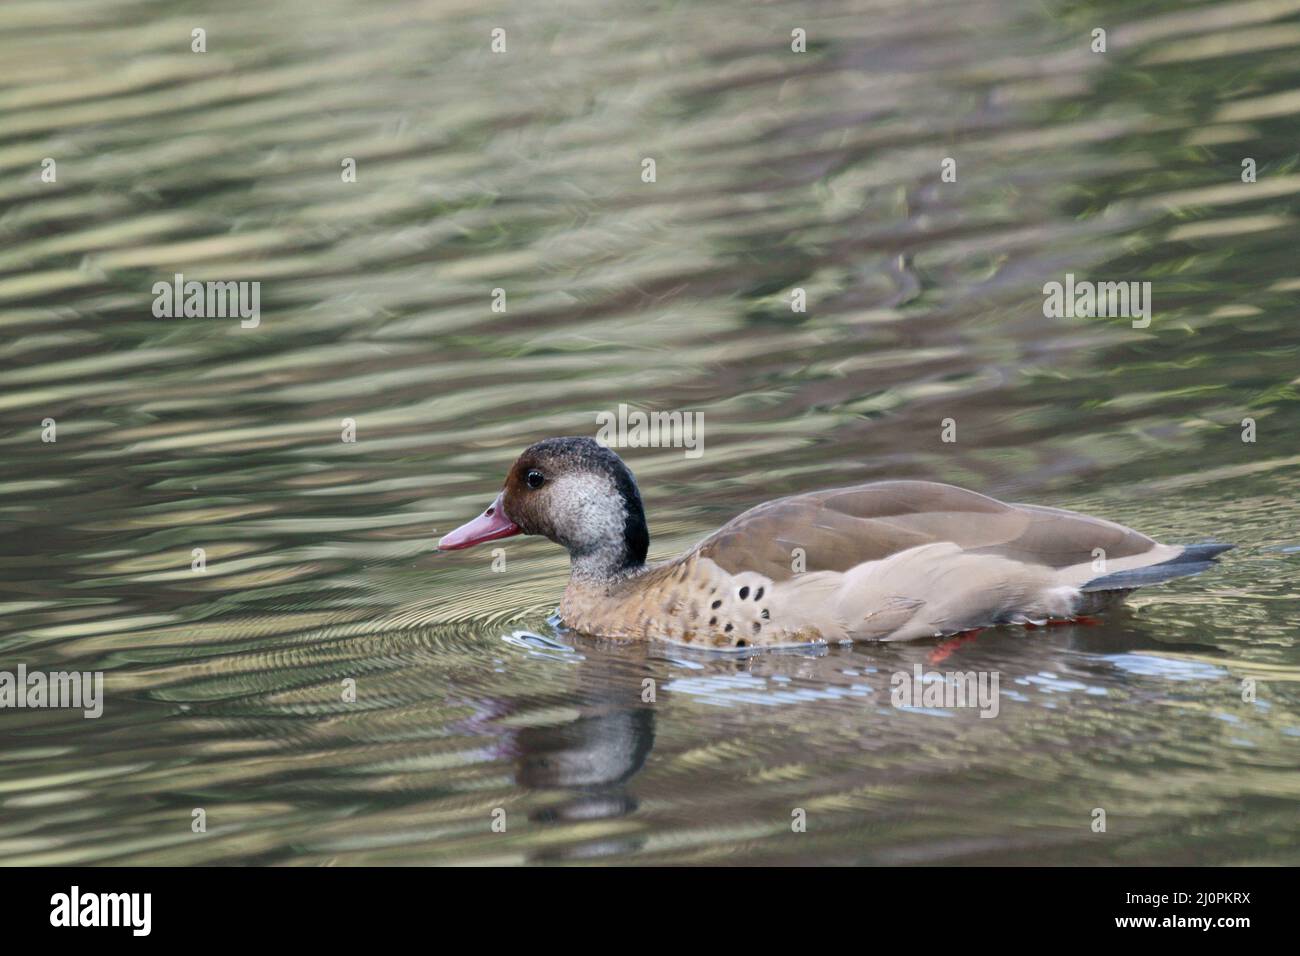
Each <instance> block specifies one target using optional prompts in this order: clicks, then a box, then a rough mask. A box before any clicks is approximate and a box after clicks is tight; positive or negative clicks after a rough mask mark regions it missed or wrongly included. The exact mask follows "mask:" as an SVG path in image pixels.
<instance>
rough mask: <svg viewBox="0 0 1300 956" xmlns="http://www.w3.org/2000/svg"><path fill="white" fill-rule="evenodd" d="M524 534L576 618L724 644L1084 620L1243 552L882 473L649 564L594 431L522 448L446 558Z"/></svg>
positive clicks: (573, 623) (604, 628)
mask: <svg viewBox="0 0 1300 956" xmlns="http://www.w3.org/2000/svg"><path fill="white" fill-rule="evenodd" d="M518 534H525V535H541V536H542V537H545V538H548V539H549V540H551V541H553V542H555V543H556V544H558V545H560V546H561V547H563V548H565V549H567V550H568V552H569V560H570V573H569V582H568V586H567V587H566V588H565V590H564V594H563V597H562V598H561V601H560V605H559V619H560V623H562V624H563V626H564V627H565V628H567V629H569V630H572V631H576V632H578V633H581V634H586V635H592V636H596V637H601V638H610V639H614V640H619V641H656V640H657V641H666V642H670V643H674V644H683V645H692V646H698V647H701V648H710V649H724V650H731V649H738V648H758V647H785V646H799V645H808V644H828V643H847V642H855V641H913V640H919V639H923V638H942V637H947V636H951V635H955V634H965V633H967V632H972V631H975V630H978V629H980V628H984V627H989V626H996V625H1008V624H1040V623H1047V622H1052V621H1072V620H1077V619H1079V618H1081V617H1084V616H1088V615H1093V614H1096V613H1098V612H1099V611H1102V610H1104V609H1106V608H1108V607H1110V606H1111V605H1113V604H1115V603H1117V602H1119V601H1122V599H1123V598H1124V597H1125V596H1126V595H1128V594H1129V593H1130V592H1131V591H1133V590H1134V589H1135V588H1138V587H1142V586H1145V585H1149V584H1158V583H1161V582H1164V581H1169V580H1172V579H1174V578H1180V577H1184V576H1186V575H1191V574H1198V573H1200V572H1202V571H1205V570H1207V569H1208V568H1210V567H1211V566H1213V565H1214V564H1215V563H1216V558H1217V557H1218V555H1219V554H1221V553H1222V552H1224V551H1227V550H1228V549H1230V548H1231V547H1232V545H1230V544H1218V543H1203V544H1190V545H1176V544H1162V543H1160V542H1158V541H1155V540H1154V539H1152V538H1150V537H1147V536H1146V535H1144V534H1141V533H1140V532H1137V531H1134V530H1133V529H1132V528H1127V527H1125V526H1123V525H1120V524H1116V523H1115V522H1112V521H1107V520H1105V519H1102V518H1094V517H1092V516H1090V515H1085V514H1081V513H1078V512H1074V511H1066V510H1063V509H1060V508H1052V507H1046V506H1043V505H1034V504H1006V503H1004V502H1001V501H998V500H996V499H994V498H990V497H988V496H987V495H983V494H980V493H978V492H975V491H967V490H966V489H964V488H959V487H956V486H954V485H948V484H941V483H938V482H931V481H913V480H884V481H874V482H869V483H866V484H860V485H855V486H852V487H845V488H834V489H830V490H825V491H813V492H808V493H805V494H796V495H792V496H789V497H785V498H778V499H775V500H773V501H768V502H765V503H763V504H760V505H757V506H755V507H753V508H750V509H749V510H748V511H745V512H744V513H742V514H740V515H738V516H737V517H735V518H733V519H732V520H731V521H729V522H727V523H726V524H725V525H723V526H722V527H721V528H720V529H718V530H717V531H715V532H714V533H713V534H711V535H709V536H708V537H706V538H705V539H704V540H703V541H701V542H700V543H699V544H697V545H695V547H693V548H691V549H690V550H688V551H687V552H686V553H684V554H682V555H680V556H678V557H676V558H672V559H670V560H667V561H662V562H658V563H647V562H646V555H647V552H648V550H649V547H650V533H649V529H648V526H647V524H646V518H645V508H644V506H643V504H642V501H641V494H640V491H639V489H638V488H637V483H636V479H635V477H633V475H632V472H631V470H630V469H629V468H628V467H627V465H626V464H624V462H623V460H622V459H621V458H620V457H619V456H618V455H617V454H616V453H615V452H614V451H613V450H611V449H610V448H608V447H606V446H605V445H603V444H601V443H599V442H597V441H596V440H595V439H592V438H586V437H564V438H548V439H545V440H543V441H539V442H537V443H536V444H533V445H530V446H529V447H528V448H526V449H525V450H524V451H523V453H522V454H520V455H519V457H518V458H517V459H516V460H515V462H514V464H513V465H512V466H511V468H510V470H509V472H508V473H507V475H506V480H505V485H504V487H503V488H502V490H501V492H500V493H499V494H498V495H497V496H496V498H495V499H494V500H493V501H492V503H491V504H490V505H489V506H488V507H487V509H486V510H485V511H484V512H483V513H482V514H480V515H479V516H478V517H476V518H474V519H472V520H471V521H469V522H467V523H465V524H463V525H461V526H460V527H458V528H456V529H455V530H454V531H452V532H450V533H449V534H447V535H444V536H443V537H442V538H441V539H440V540H439V542H438V551H439V552H444V551H457V550H460V549H463V548H470V547H473V546H475V545H479V544H483V543H486V542H489V541H497V540H500V539H503V538H508V537H511V536H513V535H518Z"/></svg>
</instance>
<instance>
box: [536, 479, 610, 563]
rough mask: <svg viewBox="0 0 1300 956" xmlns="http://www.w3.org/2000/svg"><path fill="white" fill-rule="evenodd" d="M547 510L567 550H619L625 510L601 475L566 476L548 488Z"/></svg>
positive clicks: (608, 482) (607, 480) (608, 481)
mask: <svg viewBox="0 0 1300 956" xmlns="http://www.w3.org/2000/svg"><path fill="white" fill-rule="evenodd" d="M547 504H548V511H549V512H550V518H551V522H552V526H553V527H554V528H555V531H556V534H557V536H558V537H560V538H561V539H562V540H563V541H564V542H565V543H566V544H567V545H568V546H569V547H570V548H573V549H576V550H579V551H590V550H595V549H600V548H603V547H609V546H615V547H621V546H622V543H623V526H624V523H625V522H626V521H627V510H626V508H625V507H624V505H623V499H622V497H621V496H620V495H619V493H618V489H617V488H615V487H614V483H613V482H612V481H610V480H609V479H608V478H606V477H605V476H604V475H592V474H579V475H565V476H564V477H563V478H561V479H559V480H557V481H556V482H555V484H554V485H553V486H552V487H551V494H550V501H549V502H548V503H547Z"/></svg>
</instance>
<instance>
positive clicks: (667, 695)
mask: <svg viewBox="0 0 1300 956" xmlns="http://www.w3.org/2000/svg"><path fill="white" fill-rule="evenodd" d="M624 7H625V9H622V10H620V8H619V5H618V4H614V5H613V6H611V5H610V4H602V5H600V7H599V10H597V9H596V8H595V7H593V6H591V5H588V4H583V3H579V2H573V3H562V4H546V5H542V6H540V7H539V6H537V5H532V4H510V3H502V4H488V5H486V6H484V5H482V4H479V3H474V4H469V3H454V2H438V3H417V2H398V3H384V4H358V3H356V2H348V3H344V2H342V0H323V2H321V0H313V2H312V3H306V2H295V0H276V2H265V0H261V2H258V3H252V2H242V0H241V2H236V3H228V4H222V5H221V6H220V9H219V10H218V11H215V12H210V11H206V10H200V9H199V8H195V9H193V10H191V9H189V8H184V7H182V8H177V7H176V6H175V5H173V4H164V3H153V2H139V3H116V2H106V0H105V2H100V0H88V2H85V3H77V4H71V5H61V6H58V7H51V6H50V5H48V4H44V3H40V4H37V3H26V2H15V3H7V4H5V5H4V6H3V8H0V129H3V130H4V133H5V136H4V140H3V143H0V171H3V172H4V176H3V177H0V235H2V236H3V238H4V242H3V245H2V247H0V327H2V328H3V330H4V331H5V332H6V333H7V334H6V335H5V336H4V338H3V343H2V344H0V416H2V418H0V451H2V452H3V453H2V454H0V496H2V497H0V508H2V509H3V520H4V522H5V534H4V535H3V537H2V539H0V580H3V582H4V591H3V595H2V596H0V610H3V612H4V613H3V614H2V615H0V663H2V664H3V666H4V667H5V668H12V667H15V666H16V665H17V664H18V663H20V662H21V663H24V664H26V665H27V666H28V667H29V668H32V669H38V668H44V669H68V668H77V669H100V670H103V671H105V673H106V681H107V687H108V700H107V702H106V706H105V713H104V716H103V717H102V718H100V719H99V720H96V721H89V720H82V719H80V717H79V716H78V715H76V714H71V713H68V712H62V711H30V710H24V711H4V712H0V731H2V733H3V740H4V742H3V747H2V748H0V860H3V861H4V862H6V863H248V862H255V863H282V864H305V865H314V864H322V863H451V862H455V863H463V862H479V863H482V862H488V863H491V862H496V863H528V862H536V863H544V862H556V861H616V862H627V861H647V862H662V863H667V862H674V863H680V862H710V863H763V862H808V861H824V862H834V863H881V864H894V863H934V862H940V863H973V862H992V863H1026V862H1032V863H1066V862H1074V863H1109V862H1135V863H1257V862H1269V863H1283V862H1285V863H1295V862H1297V853H1296V849H1295V846H1296V839H1295V835H1296V819H1297V816H1296V811H1297V797H1298V796H1300V775H1297V773H1296V769H1297V764H1298V763H1300V651H1298V650H1297V647H1296V620H1297V611H1300V599H1298V595H1297V589H1296V586H1295V583H1294V571H1295V568H1296V565H1297V562H1298V561H1300V529H1298V524H1300V522H1298V521H1297V519H1298V518H1300V505H1298V504H1297V499H1298V498H1300V478H1297V467H1296V466H1297V465H1298V464H1300V446H1298V445H1297V435H1300V412H1298V410H1297V408H1298V406H1297V384H1298V383H1300V378H1297V376H1298V375H1300V361H1298V358H1300V334H1298V333H1297V332H1296V327H1295V314H1296V308H1295V303H1296V294H1297V292H1300V272H1298V271H1297V259H1296V249H1297V248H1298V243H1297V238H1298V236H1297V229H1296V216H1297V214H1298V213H1300V209H1298V208H1297V194H1300V173H1297V171H1296V167H1297V152H1296V150H1297V146H1296V144H1297V142H1300V125H1298V124H1297V115H1298V114H1300V82H1297V80H1298V79H1300V77H1298V76H1297V74H1298V73H1300V58H1298V57H1297V51H1298V50H1300V2H1289V0H1250V2H1240V3H1231V2H1221V3H1204V4H1183V3H1172V2H1169V3H1137V4H1134V3H1048V4H1045V5H1043V4H1015V3H1010V2H984V0H973V2H972V0H962V2H960V3H958V2H953V3H933V4H927V5H924V6H917V5H914V4H909V3H889V2H885V0H841V2H829V3H818V4H816V5H815V6H812V7H810V6H808V5H807V4H796V3H787V2H773V3H765V4H760V5H743V6H741V5H736V4H723V3H706V4H691V5H685V6H683V5H674V4H661V5H650V6H648V7H647V6H646V5H645V4H635V5H631V4H628V5H624ZM286 24H292V25H293V26H292V28H288V27H286V26H285V25H286ZM195 26H204V27H205V28H206V29H207V31H208V38H209V52H208V53H206V54H203V55H196V54H192V53H190V52H189V42H190V40H189V38H190V31H191V29H193V28H194V27H195ZM496 26H505V27H506V28H507V30H508V37H509V39H508V51H509V52H508V54H507V55H506V56H493V55H492V54H490V53H489V52H488V38H489V34H490V31H491V29H492V28H493V27H496ZM796 26H799V27H803V28H805V29H807V30H808V35H809V52H808V53H807V54H804V55H795V54H791V53H790V52H788V51H789V36H790V31H791V29H792V28H794V27H796ZM1097 26H1103V27H1105V28H1106V29H1107V30H1108V43H1109V47H1108V52H1107V53H1106V54H1104V55H1099V54H1094V53H1092V52H1091V51H1090V50H1089V49H1088V43H1089V37H1090V34H1091V31H1092V29H1093V28H1094V27H1097ZM645 156H652V157H654V158H655V159H656V161H657V173H658V181H657V182H655V183H654V184H646V183H642V182H641V180H640V171H641V159H642V158H643V157H645ZM949 156H951V157H955V158H956V159H957V161H958V181H957V182H956V183H941V182H940V181H939V176H938V171H939V164H940V161H941V160H942V159H943V158H944V157H949ZM45 157H52V158H56V159H57V162H58V179H57V182H55V183H42V182H41V181H40V176H39V172H40V168H41V160H42V159H43V158H45ZM342 157H354V158H356V159H357V164H358V181H357V182H356V183H355V184H344V183H342V182H341V181H340V176H339V164H340V160H341V158H342ZM1245 157H1251V158H1253V159H1254V160H1255V161H1256V163H1257V165H1258V181H1257V182H1256V183H1253V184H1244V183H1242V182H1241V180H1240V173H1241V162H1242V159H1243V158H1245ZM178 271H179V272H183V273H185V275H186V276H187V277H189V278H198V279H223V280H260V281H261V282H262V309H263V312H262V320H261V324H260V326H259V327H258V328H257V329H249V330H244V329H240V328H239V327H238V323H237V322H228V321H224V320H206V319H203V320H200V319H187V320H179V319H178V320H167V319H155V318H153V317H152V315H151V314H150V304H151V301H152V295H151V292H150V290H151V287H152V285H153V283H154V282H155V281H157V280H159V279H168V278H170V277H171V275H172V274H174V273H175V272H178ZM1066 272H1072V273H1075V274H1076V275H1078V276H1080V277H1083V276H1089V277H1092V278H1094V279H1097V280H1103V281H1129V280H1133V281H1150V282H1152V285H1153V296H1154V300H1155V317H1154V320H1153V322H1152V325H1151V327H1150V328H1148V329H1145V330H1139V329H1133V328H1132V327H1131V325H1130V324H1129V323H1128V322H1127V321H1125V320H1118V319H1117V320H1100V319H1097V320H1080V319H1047V318H1044V316H1043V312H1042V301H1043V297H1042V292H1041V290H1042V286H1043V283H1044V282H1046V281H1051V280H1060V279H1061V278H1062V276H1063V275H1064V274H1065V273H1066ZM796 287H798V288H803V289H806V290H807V294H808V301H809V308H808V311H807V312H806V313H792V312H791V311H790V307H789V302H790V296H791V292H792V290H793V289H794V288H796ZM494 288H504V289H506V291H507V296H508V308H507V311H506V313H504V314H499V313H493V312H492V311H491V308H490V305H491V290H492V289H494ZM622 402H628V403H631V404H633V405H636V406H639V407H642V408H656V409H678V410H692V411H698V412H701V413H702V414H703V415H704V420H705V449H706V451H705V454H704V455H703V457H702V458H699V459H696V460H692V459H687V458H686V457H685V456H684V455H683V454H682V452H681V450H680V449H645V450H639V451H630V452H629V453H628V456H627V457H628V459H629V461H630V463H631V464H632V465H633V467H634V469H635V470H636V472H637V475H638V477H639V479H640V481H641V485H642V488H643V491H644V493H645V495H646V499H647V506H648V509H649V514H650V521H651V531H652V535H653V543H652V546H651V553H652V557H667V556H669V555H671V554H673V553H675V552H677V551H678V550H680V549H682V548H684V547H686V546H688V545H689V544H691V543H693V542H694V541H695V540H697V539H698V538H699V537H700V536H702V535H703V534H704V533H706V532H707V531H709V530H711V529H712V528H714V527H716V526H717V525H718V524H720V523H721V522H722V521H724V520H726V519H727V518H729V517H731V516H732V515H734V514H736V513H737V512H739V511H740V510H742V509H744V508H746V507H748V506H750V505H752V504H755V503H757V502H759V501H763V500H766V499H768V498H771V497H775V496H777V495H780V494H785V493H790V492H795V491H802V490H809V489H813V488H819V487H828V486H832V485H836V484H845V483H851V482H857V481H862V480H867V479H871V478H882V477H919V478H930V479H937V480H945V481H951V482H956V483H959V484H965V485H968V486H970V487H973V488H976V489H978V490H981V491H986V492H988V493H991V494H995V495H999V496H1003V497H1007V498H1011V499H1015V500H1028V501H1035V502H1041V503H1046V504H1052V505H1058V506H1064V507H1073V508H1080V509H1083V510H1090V511H1095V512H1097V513H1100V514H1104V515H1106V516H1108V517H1112V518H1114V519H1116V520H1119V521H1123V522H1125V523H1128V524H1132V525H1134V526H1136V527H1139V528H1141V529H1142V530H1144V531H1147V532H1149V533H1152V534H1154V535H1157V536H1159V537H1162V538H1165V539H1167V540H1170V541H1193V540H1203V539H1206V538H1211V537H1214V538H1219V539H1221V540H1230V541H1235V542H1236V543H1238V545H1239V548H1238V550H1237V551H1235V552H1233V553H1232V554H1231V555H1229V556H1228V558H1227V559H1226V560H1225V562H1224V564H1223V565H1222V567H1221V568H1220V569H1218V570H1216V571H1215V572H1213V573H1211V574H1207V575H1205V576H1203V577H1202V578H1200V579H1195V580H1191V581H1185V582H1179V583H1177V584H1175V585H1172V586H1169V587H1166V588H1162V589H1153V590H1150V591H1148V592H1145V593H1142V594H1140V595H1139V596H1138V597H1137V598H1136V599H1135V600H1134V601H1133V603H1132V606H1131V607H1130V608H1128V609H1126V610H1124V611H1121V612H1119V613H1117V614H1114V615H1111V616H1109V617H1107V618H1106V619H1104V620H1103V621H1101V622H1100V623H1098V624H1096V625H1094V626H1070V627H1059V628H1047V629H1039V630H1030V629H1015V628H1007V629H1001V630H995V631H986V632H983V633H982V634H980V635H979V636H978V637H976V638H975V639H973V640H969V641H964V642H946V643H943V644H937V643H923V644H917V645H910V646H905V647H885V648H879V647H853V648H838V647H836V648H824V649H821V650H818V651H808V652H799V653H783V654H757V655H751V656H738V657H691V656H687V655H685V654H684V653H681V652H678V651H676V650H675V649H673V648H671V647H668V646H656V647H649V648H646V647H621V646H617V645H608V644H604V643H597V642H591V641H588V640H584V639H579V638H575V637H572V636H569V635H565V634H563V633H557V632H556V631H555V630H554V629H553V628H551V627H550V626H549V625H548V623H547V618H548V615H549V614H550V613H551V612H552V610H553V609H554V607H555V605H556V602H557V600H558V595H559V592H560V590H561V588H562V585H563V580H564V574H565V561H564V558H563V556H562V555H560V554H559V553H557V550H556V549H555V548H554V547H552V546H550V545H549V544H546V543H545V542H538V541H531V540H530V541H523V540H520V539H514V540H511V541H509V542H505V543H504V544H503V547H504V554H505V557H506V567H505V569H504V571H499V572H497V571H493V570H492V566H491V562H492V555H491V553H490V552H489V551H484V552H482V553H479V552H468V553H465V554H460V555H434V554H433V553H432V550H433V545H434V541H435V540H436V537H437V532H438V531H439V530H440V531H445V530H447V529H448V528H450V527H452V526H453V525H454V524H456V523H459V522H460V521H462V520H464V519H465V518H466V517H468V516H470V515H472V514H474V513H475V512H476V511H478V510H480V509H481V508H482V506H483V505H484V504H486V501H487V499H488V497H489V496H490V494H491V493H492V492H493V490H494V489H495V487H496V486H497V484H498V483H499V481H500V475H501V474H502V472H503V470H504V468H505V466H506V465H507V464H508V463H509V461H510V460H511V458H512V457H513V454H514V453H515V452H516V451H517V450H518V449H519V448H521V447H522V446H524V445H526V444H528V443H529V442H531V441H533V440H535V439H537V438H539V437H542V436H545V435H551V434H566V433H586V434H591V433H593V432H594V430H595V414H596V412H597V411H600V410H608V409H614V408H616V407H617V406H618V404H619V403H622ZM947 417H953V418H955V419H956V421H957V423H958V441H957V442H956V443H955V444H945V443H943V442H941V441H940V440H939V437H940V429H939V423H940V421H941V420H942V419H944V418H947ZM46 418H52V419H54V420H55V421H56V422H57V427H58V441H57V443H54V444H49V443H43V442H41V441H40V429H41V422H42V420H44V419H46ZM1244 418H1251V419H1253V420H1254V421H1255V422H1256V427H1257V440H1256V441H1255V442H1253V443H1244V442H1243V441H1242V440H1241V432H1242V425H1241V423H1242V420H1243V419H1244ZM343 419H353V420H355V422H356V423H357V435H358V441H357V442H356V443H354V444H350V443H344V442H342V441H340V431H341V422H342V420H343ZM196 547H201V548H203V549H204V550H205V553H206V560H207V570H206V572H204V573H201V574H198V573H194V572H193V571H192V570H191V561H192V552H193V549H194V548H196ZM918 664H920V665H921V666H922V667H923V668H938V669H953V670H958V669H960V670H990V671H997V672H998V673H999V674H1000V677H1001V689H1002V695H1001V699H1000V710H999V713H998V716H997V718H996V719H981V718H979V716H978V714H977V713H976V712H974V711H967V710H948V711H942V710H938V711H934V710H921V711H904V710H900V709H897V708H894V707H892V706H891V704H890V698H889V692H890V675H891V674H893V673H894V672H896V671H906V672H910V671H911V670H912V669H913V668H914V667H915V666H916V665H918ZM1246 678H1252V679H1254V680H1255V681H1256V682H1257V699H1256V700H1255V701H1254V702H1251V703H1247V702H1244V701H1243V700H1242V696H1241V684H1242V681H1243V680H1244V679H1246ZM349 680H350V681H355V686H356V691H357V699H356V701H355V702H349V701H345V700H344V697H343V687H344V682H345V681H349ZM647 680H650V681H653V687H654V690H655V695H654V696H655V699H654V700H653V701H647V700H645V699H644V695H645V689H646V686H647V685H646V683H645V682H646V681H647ZM1097 807H1101V808H1104V809H1105V810H1106V812H1107V820H1108V828H1107V832H1106V833H1105V834H1100V833H1094V832H1093V831H1092V829H1091V828H1090V823H1091V822H1092V811H1093V809H1094V808H1097ZM196 808H203V809H204V810H205V811H206V814H207V824H208V830H207V832H206V833H205V834H201V835H200V834H195V833H193V832H192V830H191V819H192V814H193V811H194V810H195V809H196ZM795 811H803V813H804V814H805V816H806V819H807V829H806V832H802V833H797V832H794V831H793V830H792V826H791V823H792V814H794V813H795ZM502 815H504V816H502ZM500 819H504V821H505V828H504V832H495V831H494V830H493V828H492V825H493V822H494V820H500Z"/></svg>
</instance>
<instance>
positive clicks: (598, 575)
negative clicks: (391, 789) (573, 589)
mask: <svg viewBox="0 0 1300 956" xmlns="http://www.w3.org/2000/svg"><path fill="white" fill-rule="evenodd" d="M645 568H646V564H645V561H631V560H628V555H627V552H626V551H624V550H623V549H622V548H618V549H608V550H605V549H601V550H597V551H588V552H586V553H583V554H575V553H573V552H569V578H570V580H572V581H573V582H575V583H581V584H584V585H588V586H591V585H599V584H614V583H616V582H618V581H623V580H626V579H627V578H630V577H635V576H636V575H638V574H640V573H641V572H642V571H644V570H645Z"/></svg>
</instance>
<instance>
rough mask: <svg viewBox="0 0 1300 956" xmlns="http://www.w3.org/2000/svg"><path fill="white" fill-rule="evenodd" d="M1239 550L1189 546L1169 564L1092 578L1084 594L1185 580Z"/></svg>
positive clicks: (1227, 547) (1218, 546) (1223, 547)
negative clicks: (1221, 557) (1227, 553)
mask: <svg viewBox="0 0 1300 956" xmlns="http://www.w3.org/2000/svg"><path fill="white" fill-rule="evenodd" d="M1234 547H1236V545H1232V544H1210V543H1206V544H1189V545H1184V547H1183V550H1182V551H1181V552H1180V553H1179V554H1178V555H1177V556H1176V557H1173V558H1170V559H1169V560H1168V561H1161V562H1160V563H1159V564H1149V565H1147V566H1146V567H1144V568H1131V569H1129V570H1127V571H1116V572H1114V573H1113V574H1103V575H1102V576H1101V577H1097V578H1093V579H1092V580H1091V581H1088V582H1087V583H1085V584H1084V585H1083V587H1082V588H1081V590H1083V591H1116V590H1128V589H1131V588H1140V587H1145V586H1146V585H1148V584H1160V583H1161V582H1163V581H1172V580H1173V579H1174V578H1185V577H1187V576H1188V575H1191V574H1200V573H1201V572H1202V571H1207V570H1209V569H1210V568H1212V567H1214V565H1215V564H1216V563H1217V561H1216V560H1215V559H1216V558H1217V557H1218V556H1219V555H1221V554H1223V552H1225V551H1228V550H1231V549H1232V548H1234Z"/></svg>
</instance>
